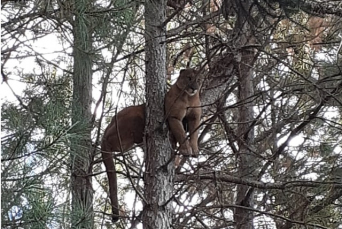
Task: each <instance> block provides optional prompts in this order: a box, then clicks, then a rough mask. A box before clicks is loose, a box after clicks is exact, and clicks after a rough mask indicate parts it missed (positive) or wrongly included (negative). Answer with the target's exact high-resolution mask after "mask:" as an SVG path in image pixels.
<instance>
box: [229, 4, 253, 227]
mask: <svg viewBox="0 0 342 229" xmlns="http://www.w3.org/2000/svg"><path fill="white" fill-rule="evenodd" d="M235 4H236V6H237V7H236V8H237V17H238V18H237V21H236V24H235V27H234V29H235V34H239V38H238V39H237V40H236V45H237V48H241V47H244V46H245V45H251V44H254V43H255V38H254V36H253V28H252V26H251V25H250V24H249V23H248V20H247V18H246V14H245V12H248V10H251V8H250V5H251V3H250V1H249V0H245V1H235ZM247 17H248V16H247ZM240 52H241V53H240V54H241V59H240V60H239V59H237V60H236V61H235V70H236V73H237V78H238V82H239V87H238V101H237V102H238V104H241V105H240V106H239V108H238V117H239V118H238V127H237V135H238V138H239V140H238V146H239V153H238V155H237V169H238V176H239V177H241V178H244V179H247V178H250V179H253V178H254V175H255V167H256V164H255V158H254V156H253V153H252V152H251V150H250V149H251V148H253V144H254V127H253V126H252V121H253V100H252V99H253V97H252V96H253V95H254V87H253V71H252V66H253V61H254V58H255V53H254V51H253V50H252V49H246V48H242V50H241V51H240ZM253 197H254V194H253V189H249V187H248V186H246V185H241V184H239V185H237V189H236V204H237V205H240V206H241V208H236V209H235V212H234V221H235V223H236V228H237V229H252V228H254V227H253V212H252V211H250V210H247V209H246V208H243V207H253Z"/></svg>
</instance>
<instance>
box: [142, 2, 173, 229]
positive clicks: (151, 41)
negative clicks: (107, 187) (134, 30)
mask: <svg viewBox="0 0 342 229" xmlns="http://www.w3.org/2000/svg"><path fill="white" fill-rule="evenodd" d="M165 9H166V1H165V0H155V1H152V0H147V1H146V2H145V39H146V49H145V50H146V126H145V139H144V142H145V144H144V146H145V162H146V167H145V168H146V169H145V175H144V182H145V194H144V197H145V200H144V213H143V226H144V228H145V229H147V228H148V229H157V228H160V229H167V228H171V219H172V218H171V203H170V202H171V201H170V200H171V197H172V194H173V178H174V163H173V160H172V155H171V154H172V151H171V147H170V144H169V139H168V128H167V126H166V122H165V118H164V97H165V93H166V44H165V38H166V36H165V26H164V25H163V22H164V21H165V19H166V16H165Z"/></svg>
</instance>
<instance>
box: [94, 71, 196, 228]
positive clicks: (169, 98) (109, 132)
mask: <svg viewBox="0 0 342 229" xmlns="http://www.w3.org/2000/svg"><path fill="white" fill-rule="evenodd" d="M198 75H199V74H198V72H197V71H195V70H193V69H185V70H181V72H180V76H179V77H178V79H177V82H176V83H175V84H174V85H172V86H171V88H170V90H169V92H168V93H167V94H166V96H165V112H166V118H167V120H168V123H169V127H170V130H171V139H174V140H173V147H174V149H175V146H176V142H178V143H179V144H180V153H181V154H183V155H187V156H197V155H198V145H197V140H198V126H199V123H200V118H201V107H200V106H201V102H200V99H199V92H198V91H199V87H200V84H199V77H198ZM144 128H145V104H142V105H139V106H131V107H127V108H124V109H123V110H122V111H120V112H118V113H117V115H116V116H114V117H113V118H112V121H111V123H110V124H109V125H108V127H107V128H106V130H105V132H104V135H103V138H102V143H101V153H102V159H103V162H104V164H105V167H106V171H107V176H108V184H109V195H110V201H111V205H112V214H113V215H112V221H113V222H116V221H117V220H118V219H119V204H118V186H117V176H116V170H115V164H114V162H113V158H112V152H126V151H127V150H129V149H130V148H132V146H133V145H134V144H140V143H142V142H143V135H144ZM186 129H188V132H189V133H190V143H189V141H188V140H187V137H186Z"/></svg>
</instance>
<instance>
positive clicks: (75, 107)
mask: <svg viewBox="0 0 342 229" xmlns="http://www.w3.org/2000/svg"><path fill="white" fill-rule="evenodd" d="M89 5H90V2H89V1H88V0H86V1H75V2H74V6H75V20H74V22H73V35H74V50H73V56H74V74H73V101H72V125H73V127H74V128H73V130H74V133H75V138H73V139H72V140H71V190H72V212H71V214H72V215H71V224H72V225H71V227H72V228H93V221H94V216H93V206H92V202H93V190H92V181H91V176H89V174H91V172H92V169H91V146H92V144H91V126H90V124H91V102H92V57H91V56H92V55H91V50H92V40H91V31H90V29H89V28H90V26H89V25H88V24H87V23H88V20H87V19H86V18H85V11H86V9H87V8H88V7H89Z"/></svg>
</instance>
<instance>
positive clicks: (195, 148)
mask: <svg viewBox="0 0 342 229" xmlns="http://www.w3.org/2000/svg"><path fill="white" fill-rule="evenodd" d="M190 146H191V149H192V154H191V156H192V157H198V153H199V149H198V145H197V143H190Z"/></svg>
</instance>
